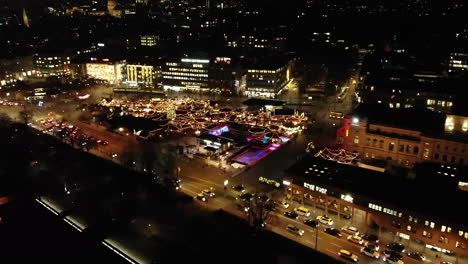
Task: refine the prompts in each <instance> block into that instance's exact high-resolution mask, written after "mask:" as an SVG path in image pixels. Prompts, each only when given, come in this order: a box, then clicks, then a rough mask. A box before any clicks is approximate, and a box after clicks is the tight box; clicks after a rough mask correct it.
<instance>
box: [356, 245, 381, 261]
mask: <svg viewBox="0 0 468 264" xmlns="http://www.w3.org/2000/svg"><path fill="white" fill-rule="evenodd" d="M361 253H362V254H364V255H366V256H368V257H371V258H375V259H379V258H380V253H379V252H377V251H375V250H373V249H372V248H370V247H363V248H361Z"/></svg>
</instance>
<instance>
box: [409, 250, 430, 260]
mask: <svg viewBox="0 0 468 264" xmlns="http://www.w3.org/2000/svg"><path fill="white" fill-rule="evenodd" d="M408 257H410V258H414V259H417V260H420V261H426V257H425V256H424V255H423V254H422V253H420V252H408Z"/></svg>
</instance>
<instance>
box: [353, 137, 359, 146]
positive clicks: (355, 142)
mask: <svg viewBox="0 0 468 264" xmlns="http://www.w3.org/2000/svg"><path fill="white" fill-rule="evenodd" d="M354 144H359V136H355V137H354Z"/></svg>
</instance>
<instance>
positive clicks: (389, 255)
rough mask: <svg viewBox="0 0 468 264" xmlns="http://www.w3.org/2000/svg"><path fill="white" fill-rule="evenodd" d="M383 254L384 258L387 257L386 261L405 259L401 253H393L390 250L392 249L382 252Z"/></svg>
mask: <svg viewBox="0 0 468 264" xmlns="http://www.w3.org/2000/svg"><path fill="white" fill-rule="evenodd" d="M382 254H383V255H384V257H385V258H386V259H388V258H397V259H402V258H403V256H402V255H401V254H400V253H398V252H396V251H393V250H390V249H386V250H384V251H383V252H382Z"/></svg>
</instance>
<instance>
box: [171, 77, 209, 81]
mask: <svg viewBox="0 0 468 264" xmlns="http://www.w3.org/2000/svg"><path fill="white" fill-rule="evenodd" d="M163 78H164V79H173V80H186V81H206V79H204V78H193V77H179V76H163Z"/></svg>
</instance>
